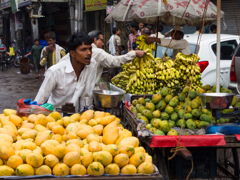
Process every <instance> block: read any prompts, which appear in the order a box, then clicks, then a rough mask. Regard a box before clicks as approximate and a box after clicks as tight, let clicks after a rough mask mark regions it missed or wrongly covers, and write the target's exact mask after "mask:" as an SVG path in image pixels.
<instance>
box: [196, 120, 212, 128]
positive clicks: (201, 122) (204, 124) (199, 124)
mask: <svg viewBox="0 0 240 180" xmlns="http://www.w3.org/2000/svg"><path fill="white" fill-rule="evenodd" d="M208 125H209V122H205V121H200V122H199V123H198V128H199V129H201V128H202V127H203V126H208Z"/></svg>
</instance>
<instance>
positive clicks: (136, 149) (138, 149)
mask: <svg viewBox="0 0 240 180" xmlns="http://www.w3.org/2000/svg"><path fill="white" fill-rule="evenodd" d="M138 152H142V153H146V151H145V149H144V148H143V147H142V146H140V147H136V148H135V153H138Z"/></svg>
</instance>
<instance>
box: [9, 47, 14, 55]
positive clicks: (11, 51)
mask: <svg viewBox="0 0 240 180" xmlns="http://www.w3.org/2000/svg"><path fill="white" fill-rule="evenodd" d="M9 56H15V52H14V49H13V47H10V48H9Z"/></svg>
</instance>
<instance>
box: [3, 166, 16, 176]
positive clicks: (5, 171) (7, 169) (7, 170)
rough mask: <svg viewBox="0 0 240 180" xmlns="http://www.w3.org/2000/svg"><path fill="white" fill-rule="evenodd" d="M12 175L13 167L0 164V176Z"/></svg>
mask: <svg viewBox="0 0 240 180" xmlns="http://www.w3.org/2000/svg"><path fill="white" fill-rule="evenodd" d="M13 175H14V169H13V168H11V167H9V166H6V165H2V166H0V176H13Z"/></svg>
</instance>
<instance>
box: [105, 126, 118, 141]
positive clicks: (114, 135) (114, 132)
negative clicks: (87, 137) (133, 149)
mask: <svg viewBox="0 0 240 180" xmlns="http://www.w3.org/2000/svg"><path fill="white" fill-rule="evenodd" d="M118 131H119V130H118V128H117V127H115V126H114V127H112V128H111V129H109V130H108V131H106V132H105V133H104V134H103V137H102V142H103V143H104V144H106V145H108V144H115V142H116V141H117V139H118V136H119V135H118Z"/></svg>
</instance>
